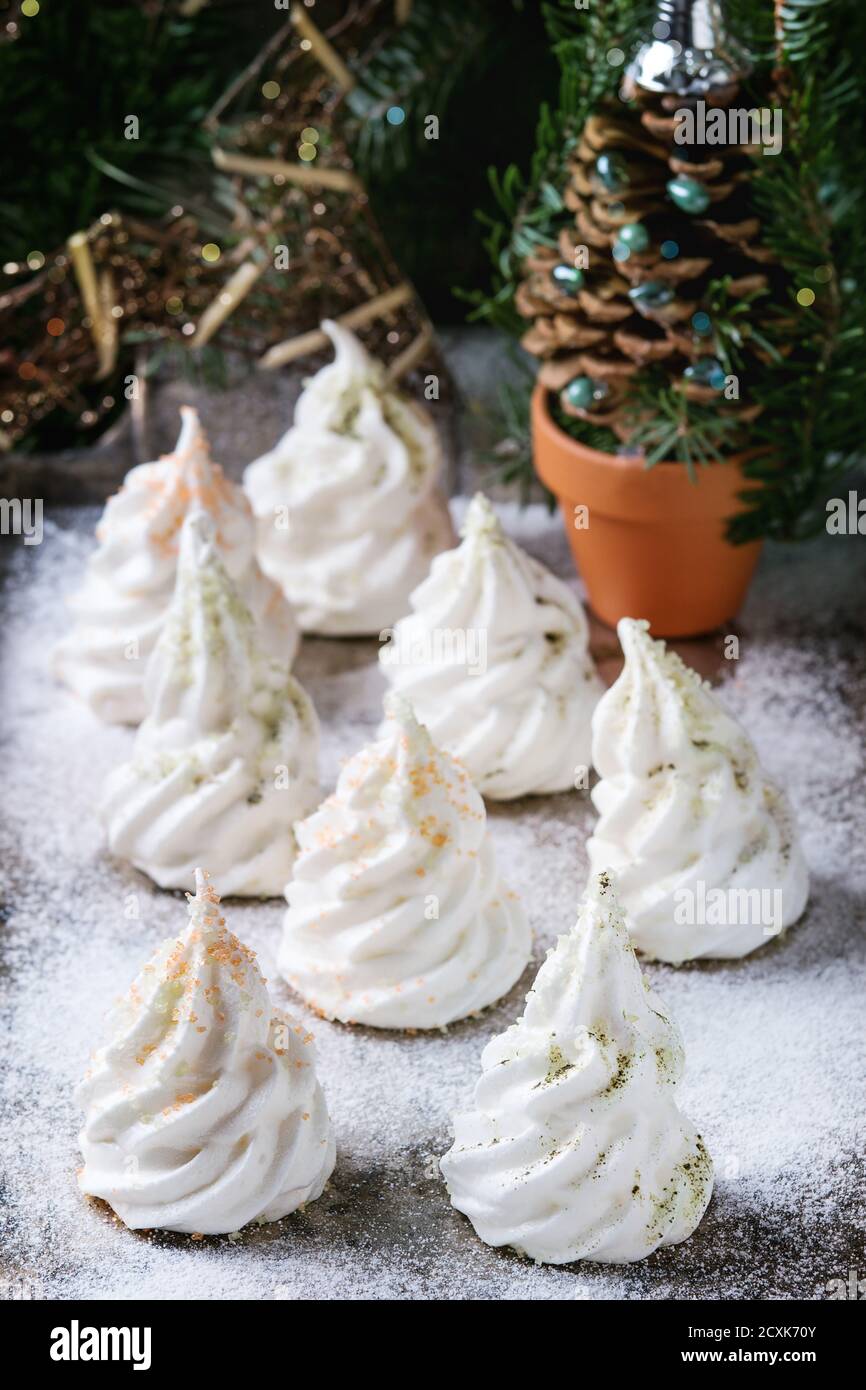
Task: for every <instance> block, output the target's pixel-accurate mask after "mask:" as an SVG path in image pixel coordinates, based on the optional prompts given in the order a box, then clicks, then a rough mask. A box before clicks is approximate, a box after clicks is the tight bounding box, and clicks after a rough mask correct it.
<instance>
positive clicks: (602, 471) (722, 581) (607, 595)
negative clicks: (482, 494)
mask: <svg viewBox="0 0 866 1390" xmlns="http://www.w3.org/2000/svg"><path fill="white" fill-rule="evenodd" d="M532 436H533V450H534V460H535V471H536V472H537V474H538V476H539V478H540V479H541V480H542V482H543V483H545V484H546V485H547V487H549V488H550V490H551V492H553V493H554V494H555V496H556V497H557V499H558V501H559V505H560V507H561V508H562V514H563V519H564V521H565V529H566V533H567V535H568V539H569V542H570V544H571V550H572V554H573V555H574V561H575V564H576V565H577V568H578V570H579V571H580V575H581V578H582V579H583V581H584V583H585V585H586V588H587V593H588V596H589V602H590V605H591V607H592V608H593V610H594V611H595V612H596V613H597V614H598V616H599V617H600V618H601V619H602V620H603V621H604V622H606V623H610V625H611V626H614V625H615V624H616V623H617V622H618V621H619V619H620V618H624V617H630V618H647V619H648V620H649V623H650V627H651V629H652V631H653V633H654V634H655V635H656V636H657V637H694V636H696V635H697V634H698V633H702V632H710V631H711V630H712V629H713V628H717V627H719V626H720V625H721V624H722V623H724V622H726V621H727V620H729V619H730V618H733V617H734V615H735V614H736V612H737V610H738V609H739V607H740V605H741V604H742V602H743V599H744V598H745V596H746V590H747V589H748V587H749V582H750V580H751V578H752V575H753V574H754V571H755V566H756V565H757V563H758V557H759V555H760V553H761V542H760V541H753V542H750V543H749V544H747V545H731V543H730V542H729V541H728V540H726V538H725V524H726V521H727V519H728V517H730V516H731V515H733V513H735V512H737V511H739V510H741V508H742V505H743V504H742V502H741V501H740V500H739V498H738V496H737V494H738V493H739V492H741V491H742V489H743V488H744V487H745V486H747V482H746V479H745V476H744V474H743V463H744V461H745V460H746V459H748V458H749V457H751V455H749V454H740V455H735V456H732V457H731V458H730V459H728V460H727V461H726V462H725V463H714V464H710V465H709V466H708V467H706V468H702V469H701V470H700V472H699V475H698V481H697V482H695V483H693V482H691V481H690V480H689V476H688V473H687V471H686V469H685V467H684V466H683V464H681V463H657V464H656V465H655V467H654V468H651V469H647V468H645V467H644V464H643V462H642V460H641V459H635V458H626V457H622V456H620V455H617V454H605V453H601V452H600V451H599V450H598V449H590V448H588V447H587V446H586V445H584V444H579V443H578V442H577V440H575V439H572V438H571V436H570V435H568V434H566V433H565V432H564V431H563V430H561V429H560V428H559V426H558V425H557V424H555V423H554V421H553V419H552V417H551V414H550V411H549V409H548V393H547V391H546V389H545V388H544V387H543V386H541V385H538V386H536V388H535V392H534V394H533V397H532ZM580 507H585V508H586V516H587V521H588V524H587V525H585V526H581V525H577V526H576V525H575V519H576V518H577V519H578V520H580V514H578V513H576V512H575V508H580Z"/></svg>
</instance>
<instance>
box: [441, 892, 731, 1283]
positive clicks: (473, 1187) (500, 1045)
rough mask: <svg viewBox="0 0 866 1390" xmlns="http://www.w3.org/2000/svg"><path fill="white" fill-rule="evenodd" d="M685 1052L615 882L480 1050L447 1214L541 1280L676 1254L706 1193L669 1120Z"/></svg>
mask: <svg viewBox="0 0 866 1390" xmlns="http://www.w3.org/2000/svg"><path fill="white" fill-rule="evenodd" d="M683 1066H684V1051H683V1044H682V1039H681V1037H680V1034H679V1031H678V1030H677V1027H676V1025H675V1024H674V1022H673V1021H672V1020H671V1018H670V1016H669V1015H668V1013H667V1010H666V1009H665V1007H664V1005H663V1004H662V1002H661V1000H660V999H659V998H658V996H657V995H656V994H655V993H654V992H653V990H652V989H651V988H650V985H649V982H648V981H647V980H646V979H645V978H644V977H643V975H642V974H641V970H640V966H639V965H638V962H637V959H636V957H635V953H634V949H633V947H632V945H631V941H630V939H629V934H628V929H627V926H626V922H625V920H624V917H623V914H622V912H621V910H620V908H619V905H618V903H617V899H616V887H615V882H614V875H613V874H612V873H606V872H603V873H599V874H595V875H593V876H592V878H591V879H590V882H589V884H588V886H587V889H586V893H585V895H584V898H583V900H582V902H581V906H580V911H579V914H578V919H577V923H576V925H575V926H574V928H573V929H572V930H571V931H570V932H568V933H567V934H566V935H565V936H561V937H560V938H559V940H558V941H557V944H556V946H555V947H554V948H553V950H551V951H550V952H549V953H548V955H547V959H546V960H545V962H544V964H543V965H542V967H541V969H540V970H539V972H538V976H537V977H536V980H535V983H534V985H533V987H532V989H531V990H530V992H529V994H528V995H527V997H526V1008H525V1010H524V1012H523V1015H522V1017H521V1018H520V1019H518V1021H517V1022H516V1023H515V1024H513V1025H512V1026H511V1027H510V1028H509V1029H507V1031H506V1032H504V1033H501V1034H500V1035H499V1036H498V1037H495V1038H494V1039H493V1040H492V1042H490V1043H488V1044H487V1046H486V1047H485V1049H484V1051H483V1053H482V1056H481V1077H480V1079H479V1080H478V1082H477V1084H476V1087H475V1094H474V1097H473V1099H472V1101H471V1103H470V1104H469V1106H468V1107H467V1108H466V1110H464V1111H463V1112H461V1113H459V1114H458V1115H457V1116H455V1119H454V1143H453V1145H452V1147H451V1148H450V1149H449V1150H448V1152H447V1153H446V1154H445V1155H444V1157H443V1158H442V1160H441V1167H442V1173H443V1176H444V1178H445V1182H446V1184H447V1186H448V1191H449V1193H450V1194H451V1202H452V1205H453V1206H454V1207H456V1208H457V1210H458V1211H460V1212H463V1214H464V1215H466V1216H468V1218H469V1220H470V1221H471V1222H472V1225H473V1226H474V1227H475V1230H476V1232H477V1234H478V1235H479V1236H480V1237H481V1239H482V1240H483V1241H485V1242H486V1243H487V1244H488V1245H494V1246H500V1245H508V1246H511V1247H512V1248H513V1249H514V1250H516V1251H518V1252H519V1253H520V1254H522V1255H526V1256H528V1257H529V1258H530V1259H532V1260H535V1261H537V1262H539V1263H544V1264H557V1265H559V1264H569V1263H570V1262H571V1261H574V1260H595V1261H598V1262H599V1263H604V1264H630V1263H632V1262H633V1261H635V1260H642V1259H645V1258H646V1257H647V1256H648V1255H651V1254H652V1253H653V1251H654V1250H657V1249H659V1248H660V1247H661V1246H665V1245H676V1244H678V1243H679V1242H680V1241H683V1240H686V1239H687V1238H688V1237H689V1236H690V1235H692V1233H693V1232H694V1230H695V1228H696V1227H697V1225H698V1224H699V1222H700V1220H701V1218H702V1216H703V1214H704V1212H705V1210H706V1207H707V1204H708V1202H709V1200H710V1196H711V1193H712V1187H713V1167H712V1162H711V1160H710V1156H709V1154H708V1152H707V1149H706V1146H705V1144H704V1141H703V1139H702V1138H701V1136H700V1134H698V1133H697V1131H696V1130H695V1127H694V1125H693V1124H692V1122H691V1120H689V1119H688V1118H687V1117H686V1116H685V1115H684V1114H683V1113H682V1111H681V1110H680V1109H679V1107H678V1105H677V1096H676V1088H677V1084H678V1082H679V1080H680V1078H681V1076H682V1072H683Z"/></svg>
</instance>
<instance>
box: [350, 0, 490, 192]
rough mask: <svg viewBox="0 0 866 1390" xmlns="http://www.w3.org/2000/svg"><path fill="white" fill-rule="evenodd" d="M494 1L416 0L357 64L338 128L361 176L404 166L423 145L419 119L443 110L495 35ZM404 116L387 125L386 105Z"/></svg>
mask: <svg viewBox="0 0 866 1390" xmlns="http://www.w3.org/2000/svg"><path fill="white" fill-rule="evenodd" d="M495 31H496V17H495V11H494V9H493V7H492V6H488V5H477V6H475V7H473V8H472V9H467V6H466V5H465V3H463V0H415V3H414V4H413V6H412V10H411V13H410V15H409V18H408V20H407V21H406V23H405V24H403V25H401V26H400V27H399V28H397V29H395V30H394V31H393V34H392V36H391V38H390V40H389V41H388V42H387V43H385V44H384V45H382V46H381V47H378V48H377V49H376V50H375V51H374V52H373V53H372V56H370V55H364V56H363V58H362V60H361V62H359V63H358V64H356V65H355V69H354V75H355V76H356V78H357V82H356V85H355V87H353V88H352V90H351V91H350V92H349V93H348V94H347V96H346V108H347V110H348V112H349V113H350V118H349V119H348V120H347V121H346V122H345V123H344V134H345V137H346V139H347V141H348V143H349V146H350V148H351V150H352V155H353V158H354V161H355V164H356V166H357V167H358V170H359V172H360V173H361V175H362V177H364V178H365V179H370V178H374V177H376V176H377V175H380V174H382V172H383V171H384V170H386V169H387V171H388V172H389V173H395V172H400V171H401V170H403V169H405V168H406V167H407V166H408V164H409V162H410V160H411V158H412V155H413V153H414V151H415V150H416V149H417V148H418V146H419V145H421V144H423V133H424V132H423V125H424V119H425V117H426V116H428V115H435V116H438V117H439V119H440V120H441V119H442V116H443V114H444V112H445V110H446V108H447V106H448V103H449V100H450V98H451V95H452V93H453V91H454V89H455V87H456V86H457V85H458V84H459V83H461V82H464V81H466V80H467V75H468V73H469V71H470V70H471V68H472V66H473V64H475V63H476V62H477V61H478V59H479V57H480V55H482V54H483V53H485V51H486V50H488V49H489V47H490V45H491V44H492V43H493V42H494V41H495ZM392 108H398V109H399V110H400V111H401V112H402V114H403V119H402V120H401V121H399V122H398V123H397V124H391V123H390V122H389V121H388V119H387V115H388V111H389V110H391V109H392Z"/></svg>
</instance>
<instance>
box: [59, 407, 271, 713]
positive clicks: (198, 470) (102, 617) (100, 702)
mask: <svg viewBox="0 0 866 1390" xmlns="http://www.w3.org/2000/svg"><path fill="white" fill-rule="evenodd" d="M180 413H181V416H182V420H183V423H182V426H181V431H180V437H179V438H178V441H177V447H176V449H175V451H174V453H173V454H168V455H165V456H164V457H163V458H161V459H160V460H159V461H158V462H156V463H144V464H141V465H140V466H139V467H137V468H133V469H132V470H131V471H130V472H129V473H128V474H127V475H126V479H125V481H124V484H123V487H122V488H121V490H120V492H118V493H117V494H116V496H114V497H112V498H110V499H109V501H108V503H107V505H106V508H105V511H104V513H103V516H102V520H101V521H100V523H99V526H98V528H97V533H96V534H97V538H98V542H99V544H98V546H97V549H96V551H95V552H94V553H93V555H92V556H91V557H90V559H89V561H88V564H87V570H86V574H85V579H84V584H83V586H82V588H81V589H80V591H79V592H78V593H77V594H76V595H74V596H73V598H72V599H70V601H69V607H70V609H71V611H72V614H73V616H74V619H75V621H74V626H73V627H72V630H71V631H70V632H69V634H68V635H67V636H66V637H64V638H63V640H62V641H61V642H60V643H59V644H58V645H57V647H56V648H55V651H54V670H55V674H56V675H57V676H58V677H59V678H60V679H61V680H62V681H64V682H65V683H66V684H67V685H68V686H70V688H71V689H72V690H74V691H75V693H76V694H77V695H79V696H80V697H81V698H82V699H83V700H85V701H86V702H87V703H88V704H89V705H90V707H91V708H92V709H93V711H94V712H95V713H96V714H97V715H99V717H100V718H101V719H105V720H107V721H108V722H110V723H120V724H138V723H140V722H141V720H142V719H143V718H144V715H145V704H144V693H143V687H144V674H145V671H146V669H147V662H148V660H149V658H150V654H151V652H152V651H153V648H154V646H155V645H156V640H157V638H158V636H159V633H160V631H161V629H162V625H163V623H164V621H165V617H166V614H167V612H168V608H169V604H170V603H171V599H172V595H173V593H174V581H175V575H176V572H177V554H178V540H179V536H180V531H181V527H182V525H183V522H184V519H185V518H186V516H187V515H188V514H189V513H190V512H191V511H193V510H204V511H206V512H207V513H208V514H209V515H210V516H211V517H212V518H213V521H214V524H215V526H216V530H217V538H218V542H219V546H220V553H221V555H222V559H223V563H224V565H225V567H226V569H227V570H228V572H229V574H230V575H231V577H232V579H234V580H236V581H237V582H238V583H239V584H241V585H242V586H243V587H244V588H245V590H246V593H245V598H246V601H247V603H248V605H249V606H250V607H251V608H252V609H253V612H254V616H256V617H258V616H259V612H258V611H257V609H256V606H255V605H256V602H257V597H260V596H262V595H264V596H265V597H266V599H267V602H268V603H269V604H271V605H273V614H272V621H275V619H276V616H277V613H278V609H277V606H276V605H275V604H274V600H273V596H272V594H271V592H270V589H268V590H267V592H266V594H265V591H263V590H262V588H261V584H260V574H259V569H258V565H257V562H256V560H255V557H254V549H255V523H254V520H253V516H252V513H251V511H250V507H249V503H248V502H247V500H246V498H245V496H244V494H243V492H242V491H241V489H240V488H239V487H237V486H236V485H235V484H234V483H232V482H230V481H229V480H228V478H226V477H225V475H224V474H223V471H222V469H221V468H220V467H219V465H218V464H216V463H212V462H211V459H210V454H209V452H208V446H207V440H206V439H205V436H204V434H203V432H202V430H201V427H200V425H199V421H198V415H197V414H196V412H195V410H193V409H192V407H191V406H182V407H181V412H180ZM279 617H280V621H281V623H282V631H281V632H279V633H275V639H276V638H278V640H279V643H280V646H279V648H278V649H277V648H275V654H276V652H277V650H278V651H279V655H280V656H281V657H282V658H283V659H284V660H285V661H286V662H287V663H288V664H289V665H290V664H291V662H292V661H293V659H294V655H295V651H296V650H297V645H298V629H297V624H296V622H295V619H294V615H293V614H292V611H291V609H290V608H289V605H288V603H286V602H285V601H283V602H282V604H281V605H280V608H279Z"/></svg>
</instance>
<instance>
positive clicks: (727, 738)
mask: <svg viewBox="0 0 866 1390" xmlns="http://www.w3.org/2000/svg"><path fill="white" fill-rule="evenodd" d="M617 631H618V633H619V639H620V642H621V644H622V649H623V652H624V654H625V667H624V669H623V671H622V674H621V675H620V677H619V679H618V680H617V681H616V682H615V684H614V685H613V686H611V688H610V690H608V691H607V692H606V694H605V695H604V697H603V698H602V700H601V701H600V703H599V705H598V707H597V708H596V711H595V716H594V718H593V762H594V763H595V766H596V769H597V770H598V772H599V774H600V776H601V779H602V780H601V781H600V782H599V783H598V784H597V786H596V787H595V788H594V790H593V793H592V798H593V801H594V802H595V804H596V806H597V808H598V810H599V812H600V818H599V821H598V824H597V826H596V829H595V833H594V834H593V836H592V838H591V839H590V840H589V842H588V844H587V850H588V853H589V861H590V866H591V867H592V868H593V869H594V870H598V869H600V868H602V867H603V866H604V867H607V866H610V867H611V868H613V869H614V870H615V871H616V873H617V877H618V882H619V892H620V898H621V900H622V903H623V907H624V909H625V912H626V915H627V917H628V920H629V925H630V929H631V932H632V936H633V939H634V943H635V946H636V947H637V948H638V950H639V951H641V952H642V953H643V954H644V955H645V956H647V957H649V958H650V959H655V960H664V961H671V962H673V963H679V962H681V961H685V960H695V959H700V958H704V957H710V958H727V957H733V956H744V955H746V954H747V953H748V952H749V951H754V950H755V949H756V948H757V947H759V946H763V945H764V944H765V943H766V941H767V940H768V939H769V937H770V936H771V935H773V934H775V933H776V932H778V931H779V930H781V929H783V928H785V927H788V926H790V924H791V923H792V922H796V920H797V918H798V917H799V916H800V915H801V913H802V912H803V909H804V907H805V905H806V900H807V897H808V892H809V881H808V872H807V869H806V864H805V861H804V859H803V855H802V852H801V850H800V846H799V842H798V840H797V834H796V828H795V826H794V823H793V819H792V816H791V811H790V808H789V806H788V803H787V800H786V798H785V796H784V795H783V793H782V792H781V791H780V790H779V789H778V788H777V787H776V786H774V785H773V783H772V782H770V781H769V780H768V779H767V777H766V776H765V775H764V773H763V771H762V769H761V766H760V764H759V762H758V758H757V754H756V753H755V750H754V748H753V746H752V744H751V742H750V740H749V738H748V737H747V735H746V733H745V731H744V730H743V729H742V728H741V727H740V725H739V724H738V723H737V721H736V720H735V719H733V718H732V716H731V715H729V714H727V713H726V711H725V710H723V709H722V707H721V705H719V704H718V703H717V701H716V699H715V698H714V696H713V694H712V692H711V690H710V687H709V686H708V685H707V684H706V683H705V682H704V681H702V680H701V679H700V677H699V676H698V675H697V673H696V672H695V671H693V670H691V669H690V667H688V666H685V665H684V664H683V662H682V661H681V660H680V658H679V657H678V656H677V655H676V654H675V653H674V652H669V651H667V650H666V649H665V645H664V643H663V642H656V641H653V639H652V638H651V637H650V636H649V627H648V624H647V623H645V622H637V621H635V620H634V619H632V618H623V619H622V621H621V622H620V624H619V627H618V629H617ZM702 919H703V920H702ZM719 919H721V920H719Z"/></svg>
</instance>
